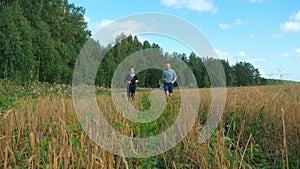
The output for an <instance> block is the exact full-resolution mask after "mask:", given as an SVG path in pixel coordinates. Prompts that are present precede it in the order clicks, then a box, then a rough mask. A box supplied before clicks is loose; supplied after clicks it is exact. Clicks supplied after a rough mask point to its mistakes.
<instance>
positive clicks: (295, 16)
mask: <svg viewBox="0 0 300 169" xmlns="http://www.w3.org/2000/svg"><path fill="white" fill-rule="evenodd" d="M290 20H296V21H300V10H299V11H298V12H296V13H293V14H292V16H291V17H290Z"/></svg>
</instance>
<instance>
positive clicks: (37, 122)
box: [0, 85, 300, 168]
mask: <svg viewBox="0 0 300 169" xmlns="http://www.w3.org/2000/svg"><path fill="white" fill-rule="evenodd" d="M49 88H50V87H49V86H48V87H37V89H36V91H35V92H38V94H35V95H28V96H23V97H20V99H17V100H16V104H14V105H13V106H11V107H9V106H7V108H6V109H4V108H2V113H1V114H0V149H1V152H0V168H298V167H299V166H300V162H299V159H300V151H299V150H300V86H299V85H283V86H262V87H240V88H228V89H227V101H226V107H225V110H224V116H223V118H222V121H221V123H220V125H219V127H218V129H217V130H216V131H215V132H214V134H213V135H212V136H211V138H210V139H209V140H208V141H207V142H205V143H203V144H198V143H197V140H198V138H199V131H200V130H201V128H202V126H203V124H204V122H205V119H206V115H207V112H208V111H209V108H210V98H211V95H210V89H199V91H200V97H201V99H200V110H199V117H198V119H197V121H196V123H195V125H194V127H193V128H192V130H191V132H190V133H189V134H188V136H187V137H186V138H185V139H184V140H183V141H182V142H181V143H180V144H179V145H177V146H176V147H174V148H172V149H171V150H170V151H167V152H165V153H163V154H161V155H158V156H155V157H151V158H142V159H131V158H124V157H120V156H116V155H113V154H111V153H109V152H106V151H104V150H103V149H101V148H100V147H99V146H97V145H96V144H95V143H94V142H92V141H91V140H90V139H89V137H88V136H87V135H86V134H85V133H84V132H83V131H82V128H81V127H80V125H79V124H78V119H77V116H76V113H75V110H74V108H73V102H72V99H71V97H70V88H68V87H66V86H65V87H63V86H58V87H56V88H55V87H54V88H52V89H51V91H57V92H54V94H53V92H52V93H51V92H49ZM60 88H62V89H60ZM44 90H45V91H47V92H45V94H43V91H44ZM32 91H34V89H32ZM148 93H149V91H147V90H145V91H144V90H143V91H138V92H137V95H136V98H135V100H134V101H133V104H134V105H135V107H136V108H137V109H139V110H146V109H147V108H149V106H150V104H149V100H148ZM6 97H7V95H3V98H1V99H5V98H6ZM2 101H3V100H2ZM97 101H98V105H99V109H101V110H102V111H103V112H104V115H105V116H106V118H107V120H108V121H109V123H110V124H112V126H114V128H115V129H116V130H118V131H120V132H121V133H123V134H125V135H128V136H132V135H134V136H135V137H146V136H151V135H155V134H158V133H160V132H161V131H162V130H165V129H167V128H168V127H169V126H170V125H171V124H172V122H173V121H174V119H175V118H176V117H177V114H178V111H179V109H180V104H179V92H178V90H176V93H175V97H174V98H173V99H171V100H169V102H168V104H167V106H166V109H165V111H164V113H163V115H162V117H160V118H159V119H157V120H156V121H154V122H151V123H149V124H141V125H137V124H135V123H132V122H130V121H128V120H125V119H124V118H122V117H121V116H120V115H119V114H118V113H117V111H116V109H115V106H114V104H113V102H112V99H111V95H110V93H109V92H101V91H99V92H98V95H97ZM3 102H4V101H3Z"/></svg>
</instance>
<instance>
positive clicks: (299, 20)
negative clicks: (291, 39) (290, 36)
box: [279, 10, 300, 33]
mask: <svg viewBox="0 0 300 169" xmlns="http://www.w3.org/2000/svg"><path fill="white" fill-rule="evenodd" d="M279 26H280V29H281V30H282V31H283V32H291V33H296V32H300V10H299V11H298V12H296V13H293V14H292V15H291V16H290V19H289V21H286V22H283V23H281V24H279Z"/></svg>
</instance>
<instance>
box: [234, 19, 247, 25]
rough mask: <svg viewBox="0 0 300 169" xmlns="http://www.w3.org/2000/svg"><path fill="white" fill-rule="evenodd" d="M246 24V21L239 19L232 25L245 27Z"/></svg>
mask: <svg viewBox="0 0 300 169" xmlns="http://www.w3.org/2000/svg"><path fill="white" fill-rule="evenodd" d="M246 24H247V21H242V20H241V19H239V18H237V19H236V20H235V23H234V25H246Z"/></svg>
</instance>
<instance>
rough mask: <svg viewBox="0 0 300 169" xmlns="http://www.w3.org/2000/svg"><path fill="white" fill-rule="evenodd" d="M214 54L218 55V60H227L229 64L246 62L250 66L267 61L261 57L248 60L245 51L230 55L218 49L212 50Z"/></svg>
mask: <svg viewBox="0 0 300 169" xmlns="http://www.w3.org/2000/svg"><path fill="white" fill-rule="evenodd" d="M214 52H216V54H217V55H218V57H219V58H220V59H224V60H228V62H229V63H230V64H235V63H236V62H248V63H251V64H255V63H261V62H266V61H267V60H266V59H265V58H263V57H258V58H249V57H247V53H246V52H245V51H240V52H237V53H230V52H226V51H222V50H220V49H214Z"/></svg>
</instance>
